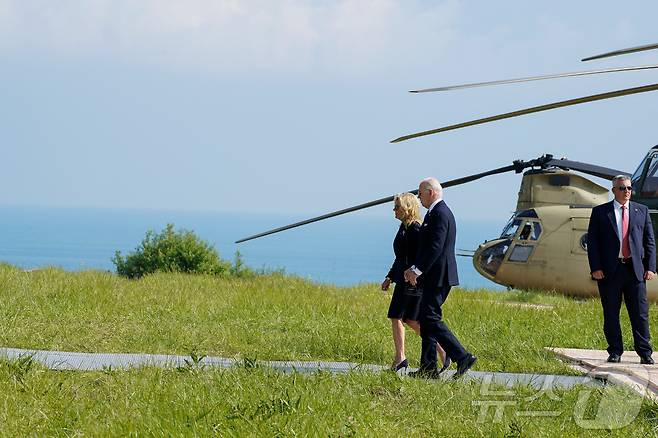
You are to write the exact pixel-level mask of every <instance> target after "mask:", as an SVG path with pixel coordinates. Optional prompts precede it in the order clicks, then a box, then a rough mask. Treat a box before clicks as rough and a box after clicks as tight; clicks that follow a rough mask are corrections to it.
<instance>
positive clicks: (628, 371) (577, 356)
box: [547, 347, 658, 399]
mask: <svg viewBox="0 0 658 438" xmlns="http://www.w3.org/2000/svg"><path fill="white" fill-rule="evenodd" d="M547 349H548V350H549V351H552V352H553V353H555V355H556V356H558V357H559V358H561V359H563V360H565V361H567V362H570V363H572V364H574V365H575V367H576V369H579V370H584V371H585V372H587V373H588V375H590V376H592V377H594V378H601V379H605V380H607V381H610V382H613V383H617V384H623V385H626V386H628V387H630V388H632V389H633V390H634V391H636V392H638V393H639V394H641V395H643V396H650V397H652V398H654V399H658V365H642V364H640V357H639V356H638V355H637V353H636V352H634V351H625V352H624V354H623V355H622V357H621V362H619V363H609V362H607V359H608V352H607V351H605V350H585V349H579V348H555V347H549V348H547ZM653 359H654V361H658V355H656V354H654V356H653Z"/></svg>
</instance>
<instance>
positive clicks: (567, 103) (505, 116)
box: [391, 84, 658, 143]
mask: <svg viewBox="0 0 658 438" xmlns="http://www.w3.org/2000/svg"><path fill="white" fill-rule="evenodd" d="M655 90H658V84H649V85H643V86H641V87H634V88H625V89H623V90H615V91H609V92H607V93H601V94H593V95H591V96H585V97H578V98H576V99H570V100H563V101H560V102H553V103H549V104H546V105H540V106H534V107H531V108H524V109H521V110H517V111H512V112H509V113H504V114H498V115H495V116H490V117H485V118H482V119H476V120H470V121H468V122H462V123H457V124H455V125H449V126H444V127H442V128H437V129H430V130H428V131H422V132H416V133H414V134H409V135H404V136H402V137H398V138H396V139H394V140H391V143H399V142H401V141H405V140H410V139H412V138H418V137H424V136H426V135H431V134H438V133H439V132H446V131H452V130H455V129H461V128H466V127H468V126H474V125H481V124H483V123H489V122H495V121H497V120H503V119H510V118H512V117H518V116H523V115H525V114H532V113H538V112H542V111H548V110H552V109H556V108H562V107H566V106H572V105H579V104H581V103H587V102H595V101H597V100H605V99H612V98H613V97H621V96H627V95H631V94H638V93H646V92H648V91H655Z"/></svg>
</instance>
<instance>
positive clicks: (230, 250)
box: [0, 206, 505, 290]
mask: <svg viewBox="0 0 658 438" xmlns="http://www.w3.org/2000/svg"><path fill="white" fill-rule="evenodd" d="M306 218H307V217H304V216H302V215H274V214H249V213H222V212H190V211H167V210H136V209H132V210H131V209H105V208H63V207H24V206H0V262H5V263H9V264H11V265H14V266H17V267H20V268H23V269H38V268H43V267H58V268H61V269H65V270H68V271H82V270H88V269H94V270H104V271H111V272H115V266H114V264H113V263H112V257H113V256H114V254H115V252H116V251H120V252H121V253H122V254H123V255H125V254H128V253H130V252H132V251H134V250H135V249H136V248H137V247H138V246H139V244H140V242H141V241H142V239H143V238H144V236H145V234H146V232H147V231H148V230H153V231H155V232H159V231H161V230H162V229H164V227H165V226H166V225H167V224H168V223H171V224H174V226H175V228H176V229H186V230H190V231H193V232H194V233H195V234H196V235H197V236H198V237H199V238H201V239H203V240H204V241H206V242H208V243H210V244H211V245H213V246H214V247H215V249H216V250H217V251H218V252H219V254H220V257H222V258H223V259H226V260H230V261H233V260H235V257H236V254H237V252H238V251H239V253H240V256H241V257H242V260H243V262H244V263H245V264H246V265H247V266H249V267H251V268H254V269H257V270H283V271H284V272H286V273H288V274H294V275H297V276H300V277H303V278H306V279H309V280H311V281H314V282H318V283H326V284H333V285H337V286H351V285H357V284H364V283H375V284H376V283H380V282H381V281H382V280H383V279H384V277H385V275H386V273H387V272H388V269H389V268H390V265H391V263H392V262H393V258H394V257H393V247H392V242H393V238H394V237H395V233H396V231H397V228H398V225H399V222H398V221H397V220H396V219H394V218H392V217H391V218H388V217H381V216H376V215H368V214H352V215H345V216H339V217H335V218H332V219H329V220H325V221H322V222H317V223H313V224H309V225H306V226H304V227H300V228H296V229H291V230H288V231H285V232H282V233H278V234H274V235H270V236H266V237H263V238H260V239H256V240H252V241H248V242H244V243H241V244H235V243H234V242H235V241H236V240H238V239H241V238H244V237H247V236H251V235H254V234H257V233H260V232H262V231H266V230H269V229H272V228H276V227H280V226H283V225H287V224H289V223H293V222H297V221H300V220H304V219H306ZM504 225H505V224H504V221H502V222H500V223H498V222H490V221H460V220H458V234H457V248H458V252H467V251H469V250H470V251H473V250H475V249H476V248H477V246H478V245H479V244H480V243H482V242H483V241H485V240H487V239H489V240H490V239H493V238H495V237H496V236H498V235H499V234H500V230H501V229H502V228H503V226H504ZM457 263H458V269H459V277H460V283H461V286H463V287H467V288H483V287H484V288H489V289H493V290H502V289H503V288H502V287H501V286H499V285H497V284H495V283H493V282H491V281H489V280H487V279H485V278H484V277H482V276H480V275H479V274H478V273H477V271H475V269H474V268H473V265H472V257H468V256H463V257H457Z"/></svg>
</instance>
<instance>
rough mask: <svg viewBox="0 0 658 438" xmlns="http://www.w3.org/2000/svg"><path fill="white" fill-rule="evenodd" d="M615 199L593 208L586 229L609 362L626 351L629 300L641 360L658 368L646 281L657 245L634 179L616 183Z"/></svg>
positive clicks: (620, 178) (651, 274) (653, 267)
mask: <svg viewBox="0 0 658 438" xmlns="http://www.w3.org/2000/svg"><path fill="white" fill-rule="evenodd" d="M612 193H613V194H614V196H615V199H614V200H613V201H611V202H608V203H606V204H602V205H599V206H597V207H594V208H593V209H592V215H591V217H590V220H589V229H588V231H587V256H588V258H589V267H590V271H591V275H592V278H593V279H595V280H596V281H597V282H598V286H599V294H600V295H601V304H602V305H603V332H604V333H605V338H606V340H607V341H608V354H609V357H608V362H620V361H621V355H622V353H623V352H624V345H623V342H622V335H621V326H620V324H619V310H620V309H621V299H622V296H623V297H624V301H625V302H626V309H627V310H628V316H629V317H630V320H631V327H632V328H633V341H634V347H635V351H636V352H637V354H638V355H639V356H640V362H641V363H643V364H646V365H651V364H653V363H654V362H653V359H652V358H651V355H652V353H653V349H652V347H651V339H650V336H649V307H648V305H647V288H646V280H651V279H653V278H654V276H655V275H656V246H655V242H654V236H653V226H652V224H651V217H650V216H649V211H648V209H647V207H646V206H644V205H642V204H638V203H636V202H631V200H630V199H631V181H630V178H629V177H628V176H625V175H619V176H617V177H615V179H614V180H613V182H612Z"/></svg>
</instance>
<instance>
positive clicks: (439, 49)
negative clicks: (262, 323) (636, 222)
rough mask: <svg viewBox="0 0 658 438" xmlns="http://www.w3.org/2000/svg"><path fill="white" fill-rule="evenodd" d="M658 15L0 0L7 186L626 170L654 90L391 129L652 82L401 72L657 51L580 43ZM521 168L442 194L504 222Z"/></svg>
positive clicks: (179, 197) (136, 190)
mask: <svg viewBox="0 0 658 438" xmlns="http://www.w3.org/2000/svg"><path fill="white" fill-rule="evenodd" d="M656 16H658V4H656V3H655V2H649V1H644V2H633V3H632V4H629V3H626V4H623V3H621V2H612V1H606V2H601V1H597V2H594V1H587V2H574V1H551V2H543V3H539V2H528V1H505V2H474V1H473V2H466V1H421V0H412V1H402V0H338V1H317V0H316V1H301V0H298V1H293V0H289V1H258V0H254V1H210V0H157V1H156V0H144V1H135V0H86V1H62V2H52V1H36V0H16V1H12V0H0V71H1V73H0V74H1V76H0V77H1V78H2V79H1V82H0V84H1V85H0V87H1V88H0V89H1V92H0V120H2V122H1V123H2V124H1V126H2V131H1V132H2V143H1V146H0V148H1V150H2V155H3V157H2V160H1V161H0V185H1V186H2V187H3V190H2V191H0V204H1V205H30V206H49V205H56V206H76V207H107V208H153V209H173V210H202V211H230V212H253V213H264V214H270V213H282V214H286V215H290V216H291V217H295V218H299V219H303V218H305V217H308V216H314V215H317V214H322V213H325V212H327V211H331V210H336V209H340V208H343V207H346V206H350V205H354V204H359V203H361V202H365V201H368V200H371V199H376V198H379V197H383V196H387V195H391V194H394V193H398V192H401V191H405V190H409V189H413V188H416V187H417V182H418V180H420V179H421V178H423V177H426V176H436V177H438V178H439V179H440V180H441V179H443V180H447V179H452V178H456V177H459V176H462V175H465V174H470V173H476V172H479V171H484V170H487V169H490V168H493V167H499V166H503V165H506V164H509V163H510V162H511V161H512V160H514V159H516V158H524V159H530V158H534V157H537V156H539V155H541V154H543V153H553V154H554V155H556V156H566V157H568V158H570V159H572V160H578V161H588V162H593V163H596V164H600V165H604V166H610V167H614V168H620V169H626V170H628V171H630V172H632V171H633V170H634V169H635V167H636V166H637V164H638V163H639V161H640V160H641V158H642V157H643V156H644V154H645V153H646V151H647V150H648V149H649V147H651V146H653V145H655V144H656V143H658V135H657V134H656V130H655V126H656V121H655V115H656V111H655V110H656V106H657V104H658V93H656V92H654V93H647V94H644V95H637V96H632V97H625V98H620V99H613V100H609V101H604V102H597V103H592V104H587V105H582V106H578V107H572V108H569V109H563V110H556V111H552V112H547V113H541V114H536V115H528V116H524V117H521V118H517V119H513V120H507V121H500V122H496V123H493V124H489V125H482V126H478V127H473V128H469V129H465V130H459V131H453V132H449V133H444V134H439V135H434V136H429V137H425V138H423V139H417V140H411V141H408V142H405V143H400V144H395V145H394V144H390V143H389V141H390V140H391V139H393V138H396V137H398V136H400V135H404V134H408V133H412V132H416V131H420V130H425V129H431V128H436V127H439V126H444V125H448V124H452V123H457V122H461V121H465V120H470V119H474V118H479V117H483V116H488V115H492V114H497V113H501V112H506V111H510V110H514V109H518V108H523V107H528V106H534V105H538V104H542V103H545V102H549V101H556V100H563V99H568V98H572V97H577V96H584V95H587V94H593V93H599V92H604V91H609V90H613V89H617V88H627V87H632V86H638V85H643V84H647V83H654V82H658V72H656V71H653V72H643V73H620V74H612V75H607V76H604V77H589V78H574V79H561V80H554V81H550V82H542V83H529V84H521V85H515V86H501V87H494V88H486V89H485V88H481V89H472V90H464V91H459V92H452V93H444V94H425V95H412V94H409V93H407V90H409V89H414V88H423V87H432V86H440V85H448V84H455V83H462V82H472V81H483V80H490V79H501V78H507V77H519V76H526V75H538V74H547V73H555V72H563V71H577V70H589V69H597V68H604V67H609V66H622V65H623V66H627V65H642V64H651V63H658V51H653V52H644V53H641V54H635V55H627V56H623V57H617V58H611V59H609V60H602V61H594V62H590V63H581V62H580V61H579V60H580V59H581V58H582V57H584V56H587V55H592V54H596V53H601V52H605V51H608V50H614V49H619V48H624V47H630V46H635V45H641V44H647V43H654V42H657V41H658V36H657V35H656V33H655V30H654V31H652V30H651V29H655V17H656ZM598 182H601V183H603V181H600V180H599V181H598ZM519 183H520V177H519V176H516V175H502V176H498V177H493V178H489V179H487V180H483V181H482V182H480V183H472V184H469V185H465V186H462V187H459V188H453V189H450V190H447V191H446V195H445V197H446V199H447V201H448V203H449V204H450V205H451V206H452V207H453V209H454V210H455V213H456V215H457V217H458V219H464V220H473V219H480V218H484V219H487V220H492V221H497V222H500V224H501V227H502V225H503V223H504V221H505V220H506V219H507V218H508V216H509V214H510V212H511V211H512V210H513V209H514V206H515V202H516V194H517V192H518V186H519ZM605 184H607V183H605ZM363 214H375V215H382V216H383V215H390V214H391V212H390V206H381V207H378V208H374V209H372V210H371V211H370V212H366V213H363ZM273 225H280V224H273Z"/></svg>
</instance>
